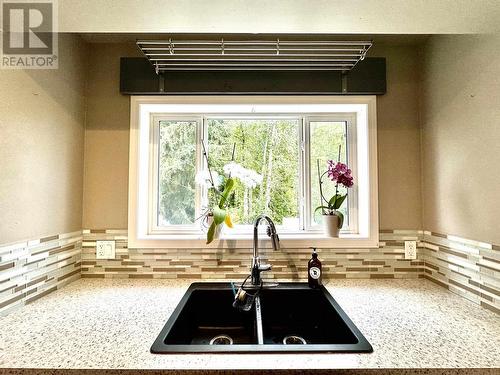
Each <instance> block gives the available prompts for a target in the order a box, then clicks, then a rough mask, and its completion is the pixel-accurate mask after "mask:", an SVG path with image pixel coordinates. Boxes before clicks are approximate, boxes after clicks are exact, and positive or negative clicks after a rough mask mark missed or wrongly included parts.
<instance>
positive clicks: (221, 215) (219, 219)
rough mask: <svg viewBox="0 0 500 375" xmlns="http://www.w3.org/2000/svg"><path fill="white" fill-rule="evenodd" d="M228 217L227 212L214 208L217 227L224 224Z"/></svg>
mask: <svg viewBox="0 0 500 375" xmlns="http://www.w3.org/2000/svg"><path fill="white" fill-rule="evenodd" d="M226 215H227V211H226V210H224V209H222V208H219V207H215V208H214V223H215V225H219V224H222V223H223V222H224V220H225V219H226Z"/></svg>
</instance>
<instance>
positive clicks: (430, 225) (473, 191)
mask: <svg viewBox="0 0 500 375" xmlns="http://www.w3.org/2000/svg"><path fill="white" fill-rule="evenodd" d="M499 45H500V35H499V34H497V35H489V36H461V37H456V36H438V37H432V38H431V40H430V41H429V43H428V44H427V45H426V49H425V54H424V60H423V75H422V77H423V82H422V93H421V98H422V108H421V123H422V134H423V142H422V149H423V180H424V186H423V188H424V197H423V199H424V228H425V229H426V230H429V231H433V232H438V233H448V234H454V235H457V236H461V237H465V238H471V239H476V240H480V241H485V242H492V243H500V231H499V230H498V222H499V219H500V199H499V195H498V194H499V187H500V167H499V166H500V144H499V142H500V126H499V119H500V55H499V54H498V46H499Z"/></svg>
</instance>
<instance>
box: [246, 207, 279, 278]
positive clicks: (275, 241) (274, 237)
mask: <svg viewBox="0 0 500 375" xmlns="http://www.w3.org/2000/svg"><path fill="white" fill-rule="evenodd" d="M263 219H264V220H266V221H267V224H268V227H267V235H268V236H269V237H270V238H271V244H272V246H273V249H274V250H275V251H276V250H279V247H280V244H279V242H280V239H279V237H278V233H276V227H275V226H274V223H273V221H272V220H271V218H270V217H269V216H267V215H260V216H258V217H257V219H255V222H254V224H253V258H252V269H251V272H252V273H251V275H252V285H260V282H261V278H260V273H261V272H262V271H269V270H270V269H271V268H272V266H271V265H270V264H260V258H259V230H258V229H259V224H260V222H261V220H263Z"/></svg>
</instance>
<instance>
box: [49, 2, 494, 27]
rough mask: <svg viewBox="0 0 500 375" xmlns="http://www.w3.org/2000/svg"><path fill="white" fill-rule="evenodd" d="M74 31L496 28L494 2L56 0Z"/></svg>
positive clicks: (65, 24)
mask: <svg viewBox="0 0 500 375" xmlns="http://www.w3.org/2000/svg"><path fill="white" fill-rule="evenodd" d="M58 18H59V31H60V32H77V33H133V34H134V33H218V34H220V33H271V34H276V33H298V34H302V33H307V34H368V35H372V34H467V33H486V32H494V31H499V30H500V22H499V20H500V0H162V1H159V0H59V17H58Z"/></svg>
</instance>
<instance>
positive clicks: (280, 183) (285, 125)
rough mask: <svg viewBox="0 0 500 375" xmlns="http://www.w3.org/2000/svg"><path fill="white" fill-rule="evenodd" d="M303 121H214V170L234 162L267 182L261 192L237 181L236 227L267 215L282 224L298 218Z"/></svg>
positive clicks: (210, 123) (211, 156)
mask: <svg viewBox="0 0 500 375" xmlns="http://www.w3.org/2000/svg"><path fill="white" fill-rule="evenodd" d="M298 129H299V122H298V120H285V119H283V120H281V119H280V120H268V119H266V120H259V119H251V120H241V119H238V120H228V119H224V120H222V119H211V120H209V121H208V144H209V150H208V155H209V160H210V165H211V166H212V168H213V169H214V170H217V171H222V170H223V166H224V165H225V164H227V163H228V162H229V161H230V160H231V156H232V149H233V144H235V145H236V148H235V161H236V162H237V163H239V164H241V165H242V166H243V167H245V168H249V169H253V170H254V171H256V172H257V173H259V174H261V175H262V177H263V180H262V184H261V185H260V186H257V187H256V188H255V189H249V188H245V186H244V185H243V184H242V183H241V182H240V181H236V183H235V187H234V193H233V195H232V196H231V198H230V199H231V201H230V212H231V217H232V218H233V221H234V223H235V224H251V223H252V222H253V220H254V219H255V217H256V216H257V215H259V214H261V213H266V214H268V215H270V216H271V217H272V218H273V220H275V222H276V223H277V224H281V223H282V222H283V218H298V165H299V163H298V160H299V159H298V157H299V148H298V133H297V132H298Z"/></svg>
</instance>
